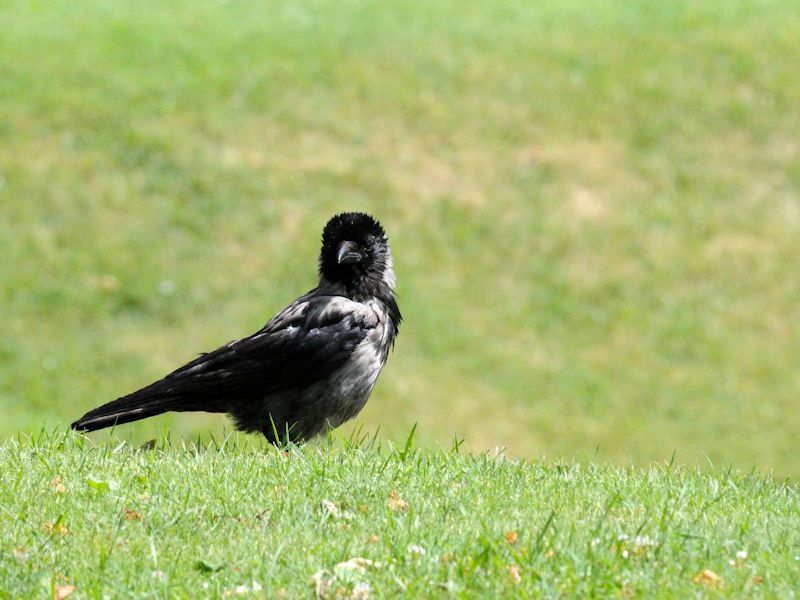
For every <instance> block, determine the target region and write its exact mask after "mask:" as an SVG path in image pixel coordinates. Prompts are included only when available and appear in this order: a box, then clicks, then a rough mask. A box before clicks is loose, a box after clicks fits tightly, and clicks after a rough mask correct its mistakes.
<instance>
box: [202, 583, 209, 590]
mask: <svg viewBox="0 0 800 600" xmlns="http://www.w3.org/2000/svg"><path fill="white" fill-rule="evenodd" d="M203 589H204V590H207V589H208V582H207V581H204V582H203Z"/></svg>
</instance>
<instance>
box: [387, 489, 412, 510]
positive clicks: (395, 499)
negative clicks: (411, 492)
mask: <svg viewBox="0 0 800 600" xmlns="http://www.w3.org/2000/svg"><path fill="white" fill-rule="evenodd" d="M389 510H402V511H407V510H408V502H406V501H405V500H403V499H402V498H401V497H400V494H398V493H397V492H396V491H394V490H392V493H391V494H389Z"/></svg>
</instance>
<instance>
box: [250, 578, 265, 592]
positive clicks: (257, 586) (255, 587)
mask: <svg viewBox="0 0 800 600" xmlns="http://www.w3.org/2000/svg"><path fill="white" fill-rule="evenodd" d="M263 589H264V588H263V587H262V586H261V584H260V583H258V582H257V581H254V582H253V591H254V592H260V591H261V590H263Z"/></svg>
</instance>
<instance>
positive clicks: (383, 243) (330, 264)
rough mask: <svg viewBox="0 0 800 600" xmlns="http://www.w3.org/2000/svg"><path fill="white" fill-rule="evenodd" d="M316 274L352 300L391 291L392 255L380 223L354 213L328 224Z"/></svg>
mask: <svg viewBox="0 0 800 600" xmlns="http://www.w3.org/2000/svg"><path fill="white" fill-rule="evenodd" d="M319 274H320V279H321V280H322V281H323V282H324V283H327V284H333V285H343V286H344V288H345V290H347V293H348V294H349V295H352V296H353V297H354V299H363V298H364V297H368V296H374V295H380V292H381V291H383V292H384V293H386V292H391V290H392V289H393V288H394V283H395V277H394V270H393V269H392V253H391V251H390V250H389V242H388V240H387V238H386V233H385V232H384V231H383V227H381V224H380V223H378V221H376V220H375V219H373V218H372V217H371V216H369V215H366V214H364V213H357V212H354V213H342V214H340V215H336V216H335V217H333V218H332V219H331V220H330V221H328V224H327V225H325V229H324V230H323V232H322V251H321V252H320V255H319ZM387 288H388V289H387Z"/></svg>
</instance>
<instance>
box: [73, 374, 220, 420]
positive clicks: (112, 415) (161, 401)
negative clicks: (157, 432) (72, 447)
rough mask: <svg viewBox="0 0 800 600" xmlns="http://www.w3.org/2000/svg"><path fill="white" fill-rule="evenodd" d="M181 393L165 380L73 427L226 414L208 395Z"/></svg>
mask: <svg viewBox="0 0 800 600" xmlns="http://www.w3.org/2000/svg"><path fill="white" fill-rule="evenodd" d="M181 391H182V392H184V393H181ZM181 391H177V390H175V388H174V386H173V385H164V380H161V381H157V382H156V383H153V384H151V385H149V386H147V387H145V388H142V389H141V390H139V391H136V392H133V393H132V394H128V395H127V396H123V397H121V398H117V399H116V400H112V401H111V402H108V403H107V404H103V405H102V406H98V407H97V408H95V409H93V410H90V411H89V412H87V413H86V414H85V415H83V416H82V417H81V418H80V419H78V420H77V421H75V422H74V423H72V425H71V427H72V429H77V430H79V431H96V430H98V429H103V428H105V427H111V426H113V425H122V424H123V423H130V422H132V421H138V420H139V419H146V418H147V417H153V416H155V415H160V414H162V413H165V412H169V411H180V412H184V411H195V410H196V411H205V412H227V409H226V408H225V407H224V406H222V405H221V404H220V403H219V402H218V401H215V400H214V399H213V398H209V397H208V396H207V395H205V394H192V393H189V394H186V393H185V392H186V390H181Z"/></svg>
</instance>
